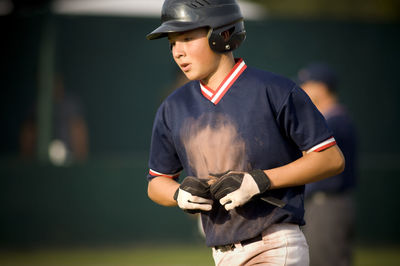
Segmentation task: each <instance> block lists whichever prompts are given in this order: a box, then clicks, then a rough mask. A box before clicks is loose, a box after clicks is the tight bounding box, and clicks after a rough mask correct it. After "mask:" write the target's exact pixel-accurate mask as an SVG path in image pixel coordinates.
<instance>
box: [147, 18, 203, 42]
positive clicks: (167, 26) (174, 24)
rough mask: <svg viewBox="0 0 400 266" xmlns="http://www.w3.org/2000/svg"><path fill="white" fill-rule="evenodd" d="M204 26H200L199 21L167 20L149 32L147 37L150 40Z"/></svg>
mask: <svg viewBox="0 0 400 266" xmlns="http://www.w3.org/2000/svg"><path fill="white" fill-rule="evenodd" d="M202 27H204V26H199V24H198V23H192V22H182V21H167V22H164V23H163V24H161V26H160V27H158V28H157V29H155V30H154V31H152V32H151V33H149V34H148V35H147V36H146V38H147V39H148V40H155V39H160V38H164V37H168V33H174V32H185V31H189V30H194V29H197V28H202Z"/></svg>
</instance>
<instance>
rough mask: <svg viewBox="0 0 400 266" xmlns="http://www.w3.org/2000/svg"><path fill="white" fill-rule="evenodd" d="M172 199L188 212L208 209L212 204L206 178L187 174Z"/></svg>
mask: <svg viewBox="0 0 400 266" xmlns="http://www.w3.org/2000/svg"><path fill="white" fill-rule="evenodd" d="M174 199H175V200H176V202H177V203H178V206H179V208H181V209H183V210H184V211H186V212H189V213H197V212H200V211H210V210H211V209H212V204H213V200H212V199H211V194H210V185H209V184H208V183H207V180H202V179H198V178H196V177H193V176H188V177H186V178H185V179H184V180H183V182H182V183H181V185H180V186H179V188H178V189H177V190H176V192H175V195H174Z"/></svg>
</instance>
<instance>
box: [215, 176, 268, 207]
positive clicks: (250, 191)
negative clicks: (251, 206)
mask: <svg viewBox="0 0 400 266" xmlns="http://www.w3.org/2000/svg"><path fill="white" fill-rule="evenodd" d="M270 186H271V182H270V180H269V178H268V176H267V175H266V174H265V173H264V171H262V170H260V169H256V170H252V171H249V172H235V171H231V172H229V173H227V174H225V175H224V176H222V177H221V178H219V179H217V181H216V182H215V183H213V184H212V185H211V187H210V191H211V194H212V195H213V196H214V198H215V199H217V200H219V202H220V203H221V205H222V206H224V207H225V209H226V210H227V211H229V210H232V209H234V208H236V207H238V206H242V205H243V204H245V203H246V202H248V201H249V200H250V199H251V198H252V197H253V196H255V195H257V194H260V193H263V192H265V191H266V190H267V189H269V188H270Z"/></svg>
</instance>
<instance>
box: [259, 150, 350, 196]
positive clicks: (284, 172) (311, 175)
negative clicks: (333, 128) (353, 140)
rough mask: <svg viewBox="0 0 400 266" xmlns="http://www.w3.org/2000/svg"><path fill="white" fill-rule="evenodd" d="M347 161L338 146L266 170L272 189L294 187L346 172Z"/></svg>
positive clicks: (305, 154)
mask: <svg viewBox="0 0 400 266" xmlns="http://www.w3.org/2000/svg"><path fill="white" fill-rule="evenodd" d="M344 166H345V160H344V157H343V154H342V152H341V150H340V149H339V147H338V146H337V145H334V146H332V147H330V148H327V149H325V150H323V151H319V152H310V153H304V156H303V157H301V158H299V159H297V160H296V161H294V162H292V163H289V164H287V165H284V166H281V167H277V168H273V169H268V170H264V172H265V173H266V174H267V176H268V177H269V179H270V182H271V187H270V189H275V188H283V187H292V186H299V185H304V184H308V183H312V182H316V181H319V180H321V179H324V178H326V177H330V176H334V175H337V174H339V173H341V172H342V171H343V170H344Z"/></svg>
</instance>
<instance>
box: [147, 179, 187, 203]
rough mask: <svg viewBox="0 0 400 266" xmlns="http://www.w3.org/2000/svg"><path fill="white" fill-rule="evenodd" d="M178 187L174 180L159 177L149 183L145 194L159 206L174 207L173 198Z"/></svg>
mask: <svg viewBox="0 0 400 266" xmlns="http://www.w3.org/2000/svg"><path fill="white" fill-rule="evenodd" d="M178 187H179V183H178V182H176V181H175V180H173V179H171V178H168V177H163V176H159V177H156V178H154V179H152V180H151V181H150V182H149V184H148V187H147V194H148V196H149V198H150V199H151V200H152V201H154V202H156V203H158V204H160V205H164V206H176V205H177V203H176V201H175V200H174V198H173V196H174V193H175V191H176V190H177V189H178Z"/></svg>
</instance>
